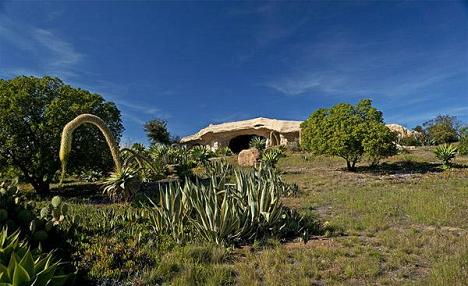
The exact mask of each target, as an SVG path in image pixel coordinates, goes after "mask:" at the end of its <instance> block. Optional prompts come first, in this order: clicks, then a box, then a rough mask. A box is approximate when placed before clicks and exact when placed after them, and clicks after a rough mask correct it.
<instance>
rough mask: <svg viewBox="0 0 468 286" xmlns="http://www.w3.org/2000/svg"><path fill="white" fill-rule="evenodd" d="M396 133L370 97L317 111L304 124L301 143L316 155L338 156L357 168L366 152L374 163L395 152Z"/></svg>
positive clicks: (302, 125)
mask: <svg viewBox="0 0 468 286" xmlns="http://www.w3.org/2000/svg"><path fill="white" fill-rule="evenodd" d="M395 141H396V135H395V134H394V133H393V132H391V130H390V129H389V128H387V127H386V126H385V124H384V123H383V116H382V112H380V111H378V110H377V109H375V108H374V107H372V102H371V101H370V100H369V99H365V100H361V101H360V102H359V103H358V104H357V105H355V106H354V105H351V104H346V103H340V104H337V105H335V106H334V107H332V108H330V109H325V108H321V109H318V110H317V111H315V112H314V113H313V114H312V115H311V116H310V117H309V118H308V119H307V120H306V121H304V122H303V123H302V124H301V146H303V147H304V148H305V149H306V150H309V151H311V152H312V153H314V154H322V155H332V156H339V157H342V158H343V159H345V160H346V166H347V168H348V170H354V169H355V167H356V163H357V162H359V160H361V159H362V157H363V156H364V155H367V156H369V157H370V158H371V159H372V162H373V163H377V162H378V161H379V160H380V159H381V158H383V157H387V156H390V155H393V154H395V153H396V146H395V143H394V142H395Z"/></svg>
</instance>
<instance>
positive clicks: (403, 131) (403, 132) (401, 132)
mask: <svg viewBox="0 0 468 286" xmlns="http://www.w3.org/2000/svg"><path fill="white" fill-rule="evenodd" d="M385 126H387V127H388V128H389V129H390V130H392V131H393V132H395V133H396V134H397V136H398V138H399V139H402V138H408V137H411V136H416V135H418V134H419V132H417V131H414V130H410V129H408V128H406V127H404V126H401V125H399V124H386V125H385Z"/></svg>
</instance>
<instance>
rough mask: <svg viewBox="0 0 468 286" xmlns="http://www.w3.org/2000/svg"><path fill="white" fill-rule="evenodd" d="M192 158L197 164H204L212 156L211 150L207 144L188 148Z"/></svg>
mask: <svg viewBox="0 0 468 286" xmlns="http://www.w3.org/2000/svg"><path fill="white" fill-rule="evenodd" d="M190 152H191V154H190V155H191V156H192V160H193V161H195V162H196V163H197V164H202V165H205V164H206V163H207V162H208V160H209V159H210V158H211V157H213V152H212V151H211V150H210V149H209V147H207V146H195V147H193V148H192V149H190Z"/></svg>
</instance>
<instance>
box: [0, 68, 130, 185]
mask: <svg viewBox="0 0 468 286" xmlns="http://www.w3.org/2000/svg"><path fill="white" fill-rule="evenodd" d="M82 113H91V114H95V115H97V116H99V117H101V118H102V119H103V120H104V121H105V122H106V123H107V124H108V126H109V128H110V130H111V132H112V134H113V135H114V136H115V138H116V139H117V140H119V139H120V136H121V134H122V131H123V125H122V123H121V119H120V111H119V110H118V109H117V107H116V106H115V104H113V103H111V102H106V101H105V100H104V99H103V98H102V97H101V96H100V95H97V94H92V93H90V92H88V91H85V90H82V89H79V88H73V87H71V86H69V85H66V84H64V83H63V82H62V81H61V80H60V79H58V78H52V77H47V76H46V77H42V78H37V77H25V76H21V77H17V78H14V79H11V80H0V126H1V127H2V128H0V158H1V159H0V161H2V160H4V161H6V163H7V165H9V166H13V167H14V168H17V169H18V170H20V171H21V173H22V174H23V177H24V179H25V181H26V182H29V183H31V184H32V186H33V187H34V189H35V190H36V191H37V192H39V193H46V192H48V191H49V184H50V183H51V182H52V180H53V179H54V177H55V174H56V172H57V170H58V169H59V168H60V161H59V156H58V152H59V147H60V136H61V132H62V128H63V127H64V125H65V124H67V123H68V122H69V121H70V120H72V119H73V118H75V117H76V116H78V115H80V114H82ZM73 146H76V148H74V149H73V150H72V152H71V154H70V159H69V162H70V164H69V169H70V170H77V169H86V168H91V169H94V170H96V169H100V170H103V171H107V170H111V169H112V166H113V161H112V157H111V154H110V152H109V150H108V148H107V145H106V142H105V139H104V138H103V136H102V135H101V134H100V133H99V130H96V128H92V127H90V126H86V125H83V126H81V127H79V128H78V129H77V130H76V131H75V133H74V138H73Z"/></svg>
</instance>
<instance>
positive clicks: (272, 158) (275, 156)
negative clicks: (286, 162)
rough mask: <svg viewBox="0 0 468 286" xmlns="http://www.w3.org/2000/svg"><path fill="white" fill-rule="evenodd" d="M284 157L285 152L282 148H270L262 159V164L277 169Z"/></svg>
mask: <svg viewBox="0 0 468 286" xmlns="http://www.w3.org/2000/svg"><path fill="white" fill-rule="evenodd" d="M282 157H284V151H283V150H282V149H280V148H269V149H267V150H266V151H265V152H264V153H263V154H262V157H261V158H260V162H262V163H263V164H264V165H266V166H268V167H272V168H275V167H276V164H278V161H279V159H281V158H282Z"/></svg>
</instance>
